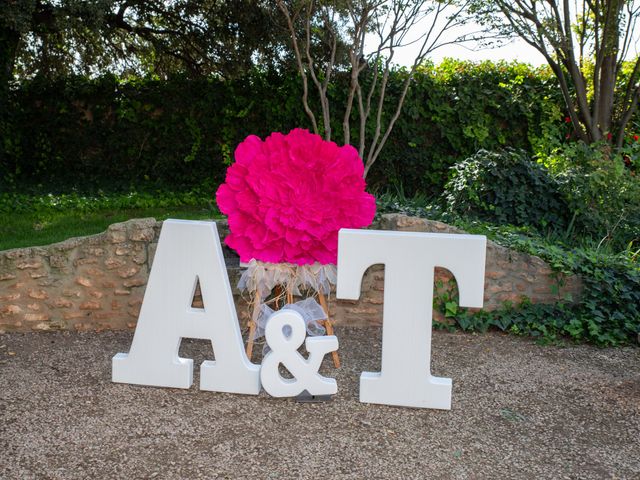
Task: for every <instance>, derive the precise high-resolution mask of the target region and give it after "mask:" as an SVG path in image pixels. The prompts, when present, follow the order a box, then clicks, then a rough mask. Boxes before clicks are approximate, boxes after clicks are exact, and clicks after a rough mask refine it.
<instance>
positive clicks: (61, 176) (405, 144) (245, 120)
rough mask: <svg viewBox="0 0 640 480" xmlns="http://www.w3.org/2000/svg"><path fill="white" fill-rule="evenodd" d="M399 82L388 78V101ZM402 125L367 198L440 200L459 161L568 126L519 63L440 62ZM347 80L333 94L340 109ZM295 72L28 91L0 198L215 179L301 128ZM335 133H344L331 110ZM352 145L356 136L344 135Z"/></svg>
mask: <svg viewBox="0 0 640 480" xmlns="http://www.w3.org/2000/svg"><path fill="white" fill-rule="evenodd" d="M405 75H406V72H403V71H397V72H394V74H393V75H392V78H391V83H390V86H389V92H390V98H389V100H390V101H393V100H394V97H395V96H396V95H398V93H399V90H400V86H401V82H402V80H403V78H404V76H405ZM414 83H415V85H414V88H413V89H412V90H411V93H410V95H409V96H408V98H407V100H406V103H405V107H404V112H403V115H402V116H401V118H400V120H399V121H398V123H397V124H396V128H395V130H394V132H393V134H392V135H391V137H390V138H389V141H388V144H387V146H386V148H385V150H384V151H383V154H382V156H381V158H380V159H379V160H378V162H377V164H376V165H375V166H374V168H373V169H372V171H371V173H370V177H369V179H368V180H369V183H370V184H371V185H372V186H373V187H374V188H375V187H380V186H385V187H388V186H392V187H393V186H395V187H396V188H398V189H402V191H404V192H405V193H407V194H412V193H415V192H416V191H421V192H425V193H427V194H437V193H440V191H441V190H442V187H443V186H444V184H445V182H446V179H447V176H448V168H449V167H450V166H451V165H453V164H454V163H455V161H456V160H458V159H460V158H464V157H467V156H469V155H471V154H473V153H475V152H476V151H477V150H478V149H480V148H484V149H488V150H492V149H496V148H498V147H503V146H511V147H516V148H522V149H524V150H526V151H528V152H530V153H531V152H537V151H539V150H540V149H541V148H550V147H552V146H555V145H557V144H559V142H560V140H561V139H562V138H563V137H564V135H565V133H566V132H565V131H564V130H565V129H566V128H567V127H566V125H565V124H564V122H563V118H564V114H563V112H562V108H561V105H562V101H561V97H560V95H559V91H558V88H557V86H556V84H555V81H554V79H553V77H552V76H550V75H549V73H548V72H546V71H545V70H543V69H533V68H532V67H529V66H527V65H524V64H517V63H513V64H506V63H497V64H494V63H490V62H484V63H481V64H473V63H470V62H458V61H451V60H450V61H445V62H444V63H442V64H441V65H439V66H437V67H434V66H427V67H425V68H423V69H422V70H421V71H420V73H419V74H418V75H417V76H416V79H415V82H414ZM346 85H347V78H346V75H345V76H344V77H343V78H342V79H341V81H340V82H339V84H338V86H337V87H336V88H334V89H333V90H331V92H330V94H331V96H332V97H333V102H334V105H344V101H343V99H344V98H345V97H346ZM300 95H301V87H300V81H299V79H298V77H297V75H296V73H295V72H288V73H287V72H285V73H275V72H257V71H256V72H254V73H252V74H251V75H249V76H246V77H244V78H242V79H239V80H233V81H222V80H218V79H196V80H193V79H185V78H178V77H176V78H170V79H168V80H157V79H129V80H120V79H118V78H115V77H113V76H104V77H100V78H97V79H87V78H83V77H72V78H63V79H59V80H56V81H53V82H52V81H41V80H37V79H36V80H32V81H26V82H23V83H22V84H20V85H18V86H16V87H15V88H13V89H12V91H11V94H10V99H9V109H8V111H7V112H6V113H7V115H4V116H2V117H3V120H2V122H3V124H2V125H0V127H1V128H0V132H2V145H3V151H2V153H3V158H2V162H0V179H1V181H2V183H3V185H2V186H3V188H5V189H6V188H12V187H14V188H17V189H19V190H23V189H25V188H27V187H28V186H33V187H34V188H36V189H41V188H42V187H46V188H49V189H53V190H59V191H62V190H68V189H69V188H76V189H79V190H80V191H86V190H88V189H89V190H92V189H96V188H104V189H128V188H130V187H131V186H135V187H136V188H141V187H144V186H146V185H147V186H149V187H158V186H171V187H177V188H183V187H185V188H186V187H191V186H194V185H200V184H202V183H203V182H205V181H206V182H207V183H211V185H212V187H213V186H215V184H217V183H219V182H220V181H222V180H223V178H224V171H225V168H226V165H227V164H228V163H229V162H230V161H231V159H232V156H233V150H234V148H235V146H236V145H237V144H238V143H239V142H240V141H242V140H243V139H244V138H245V137H246V136H247V135H249V134H257V135H260V136H265V135H267V134H268V133H270V132H272V131H288V130H289V129H291V128H294V127H298V126H302V127H308V126H309V123H308V120H307V118H306V116H305V115H304V112H303V110H302V108H301V103H300ZM334 114H335V119H336V124H335V125H334V132H337V134H338V138H336V139H335V140H336V141H338V142H340V141H341V139H340V138H339V135H340V133H341V131H342V128H341V123H340V122H341V118H342V112H341V111H340V108H335V110H334ZM353 135H354V138H353V142H354V143H355V142H357V132H355V131H354V132H353Z"/></svg>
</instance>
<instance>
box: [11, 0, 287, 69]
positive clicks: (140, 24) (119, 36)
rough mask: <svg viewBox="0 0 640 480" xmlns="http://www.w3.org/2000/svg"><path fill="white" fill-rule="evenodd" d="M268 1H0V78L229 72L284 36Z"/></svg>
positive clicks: (267, 56) (271, 51)
mask: <svg viewBox="0 0 640 480" xmlns="http://www.w3.org/2000/svg"><path fill="white" fill-rule="evenodd" d="M274 9H275V7H274V6H273V5H271V3H270V2H266V1H264V2H263V1H255V0H237V1H219V0H176V1H141V0H124V1H123V0H89V1H81V0H59V1H42V0H8V1H6V2H2V4H0V41H1V42H2V48H1V49H0V51H2V65H3V74H4V80H6V79H8V78H11V76H12V74H13V73H15V75H16V76H17V78H29V77H33V76H44V77H49V78H51V77H55V76H61V75H68V74H85V75H96V74H98V73H105V72H113V73H118V74H130V73H133V74H137V75H145V74H155V75H159V76H166V75H167V74H169V73H176V72H181V73H186V74H189V75H210V74H216V75H221V76H224V77H234V76H237V75H239V74H241V73H243V72H246V70H247V69H248V68H249V66H251V65H252V64H254V63H255V62H256V61H261V62H263V63H268V64H274V63H277V62H279V61H280V57H281V56H282V55H283V54H284V51H283V48H282V45H283V44H284V42H285V41H286V37H285V36H284V33H282V34H280V35H279V34H278V32H281V31H282V30H281V29H279V28H275V26H276V25H275V24H276V22H278V21H279V18H278V17H277V16H276V15H274Z"/></svg>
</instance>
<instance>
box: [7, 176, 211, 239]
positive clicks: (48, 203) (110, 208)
mask: <svg viewBox="0 0 640 480" xmlns="http://www.w3.org/2000/svg"><path fill="white" fill-rule="evenodd" d="M144 217H154V218H155V219H156V220H166V219H167V218H179V219H185V220H203V219H213V218H220V217H221V215H220V212H219V211H218V209H217V208H216V207H215V204H214V203H213V195H212V194H211V193H210V191H209V189H206V188H201V189H194V190H191V191H186V192H164V191H154V192H130V193H126V194H123V193H104V192H98V193H97V194H95V195H80V194H77V193H71V194H60V195H53V194H44V195H26V194H17V193H5V194H0V219H1V220H0V250H8V249H10V248H19V247H30V246H35V245H48V244H51V243H55V242H60V241H62V240H66V239H67V238H71V237H79V236H85V235H94V234H96V233H101V232H103V231H105V230H106V229H107V227H108V226H109V225H111V224H112V223H117V222H124V221H126V220H129V219H132V218H144Z"/></svg>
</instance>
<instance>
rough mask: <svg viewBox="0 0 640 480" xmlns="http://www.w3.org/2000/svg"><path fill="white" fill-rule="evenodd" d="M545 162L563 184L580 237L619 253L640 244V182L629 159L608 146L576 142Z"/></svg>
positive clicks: (545, 159) (546, 157)
mask: <svg viewBox="0 0 640 480" xmlns="http://www.w3.org/2000/svg"><path fill="white" fill-rule="evenodd" d="M630 153H633V152H630ZM540 161H541V163H543V164H544V165H545V166H546V167H547V168H548V169H549V170H550V172H552V174H553V175H554V176H555V178H556V179H557V180H558V183H559V185H560V189H561V191H562V193H563V194H564V196H565V198H566V199H567V201H568V204H569V208H570V210H571V212H572V215H573V216H574V219H573V222H572V223H573V228H574V229H575V230H576V233H578V234H579V235H582V236H588V237H591V238H592V239H593V240H595V241H596V242H598V241H600V240H602V243H609V244H611V245H612V246H613V247H614V250H620V249H621V248H624V247H626V246H627V245H628V244H629V242H635V243H636V244H637V243H640V179H639V178H638V177H637V175H636V174H635V171H634V170H633V169H631V168H629V166H627V165H625V160H624V156H623V155H614V154H611V152H610V149H609V147H608V146H607V145H606V144H596V145H593V146H589V145H586V144H584V143H582V142H575V143H571V144H568V145H566V146H564V147H562V148H558V149H555V150H554V151H553V152H552V153H551V154H550V155H548V156H544V157H541V159H540ZM629 163H630V162H629Z"/></svg>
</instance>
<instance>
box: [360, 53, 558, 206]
mask: <svg viewBox="0 0 640 480" xmlns="http://www.w3.org/2000/svg"><path fill="white" fill-rule="evenodd" d="M390 101H393V95H391V96H390ZM561 106H562V98H561V96H560V94H559V89H558V86H557V83H556V81H555V80H554V78H553V76H552V75H551V74H550V72H548V71H547V70H546V69H536V68H532V67H531V66H529V65H526V64H520V63H506V62H498V63H493V62H481V63H473V62H468V61H458V60H452V59H447V60H445V61H443V62H442V63H441V64H440V65H437V66H434V65H425V66H424V67H422V68H421V69H420V70H419V72H418V73H417V75H416V77H415V79H414V84H413V86H412V88H411V90H410V91H409V94H408V96H407V98H406V101H405V104H404V107H403V114H402V116H401V117H400V120H399V122H398V123H397V124H396V127H395V129H394V132H393V133H392V135H391V137H390V139H389V141H388V142H387V145H386V146H385V150H384V151H383V156H382V157H381V158H380V159H379V160H378V164H377V165H375V166H374V168H373V169H372V171H371V173H370V177H369V179H368V180H369V182H370V183H373V184H374V185H382V184H383V183H387V184H388V183H391V184H392V185H394V186H396V187H398V188H399V187H400V185H401V186H402V188H403V189H404V191H405V192H406V193H407V194H409V195H413V194H414V193H416V192H426V193H428V194H430V195H435V194H438V193H440V192H441V191H442V188H443V186H444V185H445V183H446V181H447V179H448V173H449V167H451V166H452V165H454V164H455V162H457V161H458V160H460V159H461V158H466V157H468V156H470V155H473V154H474V153H476V152H477V151H478V150H479V149H486V150H496V149H500V148H503V147H507V146H510V147H514V148H521V149H524V150H526V151H527V152H529V153H538V152H539V151H546V150H545V149H547V148H550V147H552V146H556V145H558V144H559V143H560V141H561V139H562V138H563V135H564V133H563V131H564V130H563V129H564V128H565V127H564V124H563V118H564V115H563V114H562V107H561Z"/></svg>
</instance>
